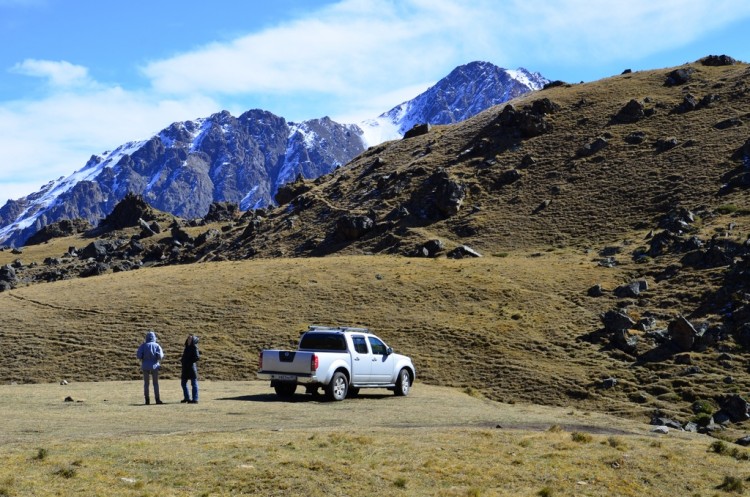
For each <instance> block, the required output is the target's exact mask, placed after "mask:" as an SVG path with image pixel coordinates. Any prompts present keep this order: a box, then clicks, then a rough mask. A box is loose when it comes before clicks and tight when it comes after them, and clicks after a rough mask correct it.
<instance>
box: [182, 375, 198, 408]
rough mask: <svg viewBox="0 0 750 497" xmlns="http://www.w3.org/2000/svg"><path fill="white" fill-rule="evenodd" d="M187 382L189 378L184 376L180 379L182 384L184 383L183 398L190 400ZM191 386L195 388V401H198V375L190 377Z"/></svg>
mask: <svg viewBox="0 0 750 497" xmlns="http://www.w3.org/2000/svg"><path fill="white" fill-rule="evenodd" d="M187 382H188V378H182V380H180V385H182V398H183V399H185V400H190V396H189V395H188V388H187ZM190 386H191V387H192V390H193V402H198V377H197V376H196V377H195V378H190Z"/></svg>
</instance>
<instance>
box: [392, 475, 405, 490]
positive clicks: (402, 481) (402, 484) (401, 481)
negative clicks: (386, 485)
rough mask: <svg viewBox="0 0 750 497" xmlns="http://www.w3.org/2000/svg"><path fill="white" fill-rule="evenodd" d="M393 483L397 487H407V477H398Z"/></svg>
mask: <svg viewBox="0 0 750 497" xmlns="http://www.w3.org/2000/svg"><path fill="white" fill-rule="evenodd" d="M393 485H394V486H395V487H396V488H406V478H402V477H398V478H396V479H395V480H394V482H393Z"/></svg>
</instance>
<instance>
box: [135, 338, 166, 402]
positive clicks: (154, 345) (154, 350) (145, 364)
mask: <svg viewBox="0 0 750 497" xmlns="http://www.w3.org/2000/svg"><path fill="white" fill-rule="evenodd" d="M135 356H136V357H137V358H138V359H140V360H141V371H143V396H144V397H145V398H146V405H148V404H150V403H151V400H150V398H149V395H148V393H149V392H148V383H149V379H150V378H153V379H154V397H155V398H156V403H157V404H163V402H162V401H161V397H159V369H161V363H160V361H161V360H162V359H164V351H163V350H162V348H161V345H159V343H158V342H157V341H156V333H154V330H148V332H147V333H146V341H144V342H143V343H142V344H141V346H140V347H138V351H137V352H136V353H135Z"/></svg>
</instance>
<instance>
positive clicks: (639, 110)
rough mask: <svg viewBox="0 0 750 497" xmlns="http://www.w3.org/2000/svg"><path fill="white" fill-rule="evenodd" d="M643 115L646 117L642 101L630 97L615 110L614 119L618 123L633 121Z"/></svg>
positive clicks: (641, 117) (638, 119)
mask: <svg viewBox="0 0 750 497" xmlns="http://www.w3.org/2000/svg"><path fill="white" fill-rule="evenodd" d="M644 117H646V108H645V106H644V105H643V102H640V101H638V100H635V99H632V100H630V101H629V102H628V103H626V104H625V105H624V106H623V107H622V108H621V109H620V110H619V111H618V112H617V114H616V115H615V117H614V120H615V121H617V122H620V123H634V122H637V121H640V120H641V119H643V118H644Z"/></svg>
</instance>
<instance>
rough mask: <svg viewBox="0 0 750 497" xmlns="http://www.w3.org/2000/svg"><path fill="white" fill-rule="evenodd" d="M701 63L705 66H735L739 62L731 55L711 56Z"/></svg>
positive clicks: (704, 58)
mask: <svg viewBox="0 0 750 497" xmlns="http://www.w3.org/2000/svg"><path fill="white" fill-rule="evenodd" d="M700 63H701V64H703V65H704V66H733V65H734V64H736V63H737V61H736V60H735V59H733V58H732V57H730V56H729V55H709V56H707V57H703V58H702V59H700Z"/></svg>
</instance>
